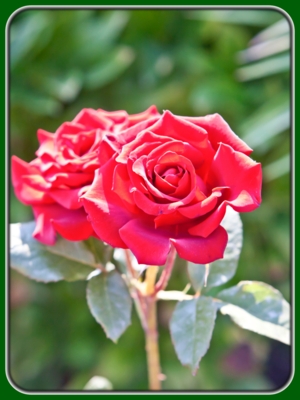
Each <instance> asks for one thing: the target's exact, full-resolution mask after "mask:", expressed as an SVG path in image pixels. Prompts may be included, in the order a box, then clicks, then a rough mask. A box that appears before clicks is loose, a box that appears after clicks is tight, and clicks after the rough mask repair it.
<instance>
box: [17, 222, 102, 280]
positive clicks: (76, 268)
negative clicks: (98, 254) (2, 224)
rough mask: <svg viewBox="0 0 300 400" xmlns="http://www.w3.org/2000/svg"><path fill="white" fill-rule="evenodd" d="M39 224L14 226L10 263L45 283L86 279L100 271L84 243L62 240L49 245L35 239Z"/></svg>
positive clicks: (21, 271) (18, 269) (26, 274)
mask: <svg viewBox="0 0 300 400" xmlns="http://www.w3.org/2000/svg"><path fill="white" fill-rule="evenodd" d="M34 228H35V222H34V221H32V222H26V223H22V224H20V223H19V224H11V225H10V263H11V266H12V268H14V269H16V270H17V271H18V272H20V273H22V274H23V275H25V276H27V277H28V278H31V279H34V280H36V281H42V282H57V281H60V280H66V281H76V280H84V279H86V278H87V277H88V275H89V274H90V273H91V272H93V271H94V269H95V268H97V265H96V264H95V260H94V257H93V254H92V253H90V252H89V251H88V250H87V249H86V247H85V245H84V244H83V243H82V242H70V241H68V240H65V239H63V238H61V237H59V238H58V239H57V241H56V243H55V245H54V246H45V245H43V244H41V243H40V242H38V241H37V240H35V239H34V238H33V237H32V233H33V231H34Z"/></svg>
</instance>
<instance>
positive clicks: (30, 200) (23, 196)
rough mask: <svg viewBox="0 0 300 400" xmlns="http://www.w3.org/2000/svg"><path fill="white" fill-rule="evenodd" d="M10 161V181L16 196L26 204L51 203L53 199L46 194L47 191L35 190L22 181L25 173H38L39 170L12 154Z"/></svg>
mask: <svg viewBox="0 0 300 400" xmlns="http://www.w3.org/2000/svg"><path fill="white" fill-rule="evenodd" d="M11 161H12V169H11V173H12V183H13V187H14V189H15V194H16V196H17V198H18V199H19V200H20V201H21V202H22V203H24V204H28V205H33V204H44V203H53V200H52V199H51V197H49V196H48V195H47V193H45V192H44V191H41V190H36V189H34V188H33V187H31V186H30V185H28V184H27V183H25V182H24V179H23V177H24V176H25V175H29V176H30V175H31V174H33V175H36V174H39V173H40V172H39V170H38V169H37V168H36V167H33V166H31V165H30V164H28V163H27V162H25V161H23V160H21V159H20V158H18V157H16V156H12V159H11Z"/></svg>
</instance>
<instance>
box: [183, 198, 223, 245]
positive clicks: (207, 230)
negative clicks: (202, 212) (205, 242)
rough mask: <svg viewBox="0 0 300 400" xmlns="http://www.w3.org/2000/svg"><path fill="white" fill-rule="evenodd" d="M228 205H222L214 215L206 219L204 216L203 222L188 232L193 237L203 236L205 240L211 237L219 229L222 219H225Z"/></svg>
mask: <svg viewBox="0 0 300 400" xmlns="http://www.w3.org/2000/svg"><path fill="white" fill-rule="evenodd" d="M227 204H228V202H227V201H224V202H223V203H221V204H220V205H219V207H218V208H217V209H216V210H214V212H213V213H212V214H210V215H209V216H208V217H206V218H205V216H203V221H202V222H200V223H199V224H197V225H195V226H193V227H192V228H190V229H189V230H188V232H189V233H190V234H191V235H196V236H202V237H204V238H206V237H207V236H209V235H210V234H211V233H212V232H213V231H214V230H215V229H217V228H218V226H219V225H220V223H221V221H222V219H223V218H224V215H225V212H226V205H227Z"/></svg>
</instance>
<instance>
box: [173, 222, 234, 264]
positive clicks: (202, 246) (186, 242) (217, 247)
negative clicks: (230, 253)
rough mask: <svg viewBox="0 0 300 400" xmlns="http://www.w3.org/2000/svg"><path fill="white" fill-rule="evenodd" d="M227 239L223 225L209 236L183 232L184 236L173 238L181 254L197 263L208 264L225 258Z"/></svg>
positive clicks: (185, 258) (182, 256)
mask: <svg viewBox="0 0 300 400" xmlns="http://www.w3.org/2000/svg"><path fill="white" fill-rule="evenodd" d="M227 241H228V235H227V232H226V230H225V229H224V228H223V227H222V226H219V227H218V228H217V229H216V230H215V231H214V232H213V233H211V234H210V235H209V236H208V237H207V238H202V237H197V236H190V235H188V234H186V233H183V236H182V237H179V238H176V239H174V238H172V239H171V242H172V243H173V244H174V247H175V249H176V250H177V252H178V254H179V256H180V257H181V258H183V259H184V260H187V261H191V262H193V263H196V264H207V263H211V262H213V261H215V260H218V259H219V258H223V256H224V251H225V248H226V245H227Z"/></svg>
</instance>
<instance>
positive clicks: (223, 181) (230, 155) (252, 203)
mask: <svg viewBox="0 0 300 400" xmlns="http://www.w3.org/2000/svg"><path fill="white" fill-rule="evenodd" d="M208 181H209V182H210V184H211V185H212V186H213V187H214V186H229V187H230V195H229V196H228V197H227V200H229V201H230V203H229V204H232V205H234V207H233V208H234V209H235V210H236V211H252V210H254V209H255V208H257V207H258V206H259V205H260V203H261V185H262V171H261V165H260V164H258V163H256V162H255V161H253V160H251V158H249V157H248V156H246V155H244V154H243V153H240V152H237V151H234V150H233V149H232V148H231V147H230V146H227V145H224V144H221V145H220V147H219V149H218V151H217V153H216V155H215V158H214V161H213V163H212V165H211V170H210V174H209V176H208ZM246 193H247V194H246ZM238 199H240V200H238Z"/></svg>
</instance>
